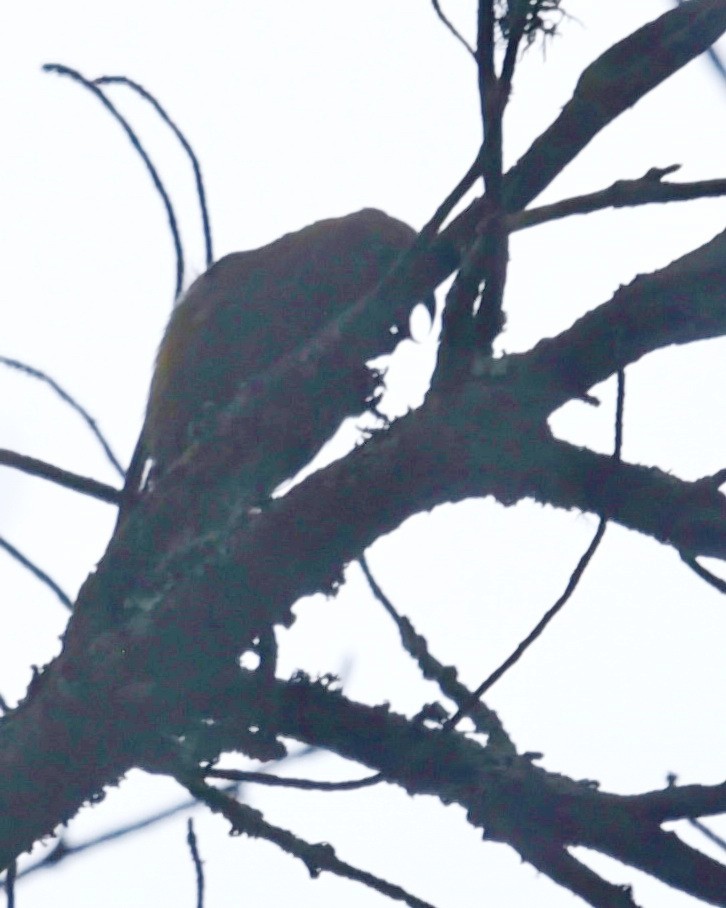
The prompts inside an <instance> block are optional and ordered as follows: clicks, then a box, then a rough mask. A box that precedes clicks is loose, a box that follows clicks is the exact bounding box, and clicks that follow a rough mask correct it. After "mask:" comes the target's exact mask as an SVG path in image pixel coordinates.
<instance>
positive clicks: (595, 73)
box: [504, 0, 726, 211]
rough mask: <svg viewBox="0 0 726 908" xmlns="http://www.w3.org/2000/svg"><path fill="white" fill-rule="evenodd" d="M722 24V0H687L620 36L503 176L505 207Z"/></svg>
mask: <svg viewBox="0 0 726 908" xmlns="http://www.w3.org/2000/svg"><path fill="white" fill-rule="evenodd" d="M725 29H726V5H725V4H724V3H723V0H692V2H690V3H687V4H684V5H683V6H679V7H676V8H675V9H672V10H669V11H668V12H666V13H664V14H663V15H662V16H660V17H659V18H658V19H655V20H654V21H653V22H649V23H648V24H647V25H644V26H643V27H642V28H639V29H638V30H637V31H636V32H634V33H633V34H632V35H629V36H628V37H627V38H624V39H623V40H622V41H620V42H618V44H615V45H614V46H613V47H611V48H610V49H609V50H607V51H605V53H604V54H602V55H601V56H600V57H598V59H597V60H595V61H594V62H593V63H591V64H590V66H588V67H587V69H586V70H585V71H584V72H583V74H582V75H581V76H580V79H579V80H578V83H577V85H576V86H575V92H574V94H573V96H572V98H571V99H570V100H569V101H568V102H567V104H565V106H564V107H563V109H562V112H561V113H560V115H559V116H558V117H557V119H556V120H555V122H554V123H553V124H552V125H551V126H550V127H549V129H547V130H546V131H545V132H544V133H542V135H541V136H540V137H539V138H538V139H536V140H535V141H534V142H533V144H532V145H531V147H530V148H529V150H528V151H527V152H525V154H524V155H523V157H522V158H520V160H519V161H518V162H517V163H516V164H515V166H514V167H513V168H512V169H511V170H510V171H509V172H508V173H507V175H506V176H505V178H504V187H505V191H504V199H505V207H506V208H507V210H508V211H518V210H520V209H522V208H524V207H525V206H526V205H528V204H529V203H530V202H531V201H532V199H534V198H535V197H536V196H538V195H539V194H540V192H542V190H543V189H544V188H545V187H546V186H548V185H549V184H550V183H551V182H552V181H553V180H554V178H555V177H556V176H557V175H558V174H559V173H560V172H561V171H562V170H564V168H565V167H566V166H567V164H569V163H570V161H572V160H573V159H574V158H575V157H576V156H577V155H578V154H579V152H580V151H582V149H583V148H584V147H585V146H586V145H587V144H588V142H590V140H591V139H593V138H594V137H595V136H596V135H597V133H598V132H600V130H602V129H603V128H604V127H605V126H607V125H608V123H610V122H612V121H613V120H614V119H615V118H616V117H618V116H619V115H620V114H621V113H622V112H623V111H625V110H627V109H628V108H629V107H632V105H633V104H635V103H636V102H637V101H639V100H640V98H642V97H643V96H644V95H646V94H647V93H648V92H649V91H651V89H653V88H655V87H656V86H657V85H660V83H661V82H663V81H665V80H666V79H667V78H668V77H669V76H671V75H672V74H673V73H674V72H677V70H679V69H680V68H681V67H682V66H685V64H686V63H688V62H689V61H690V60H693V59H694V58H695V57H697V56H699V54H702V53H703V52H704V51H705V50H707V49H708V48H709V47H710V46H711V45H712V44H713V43H714V42H715V41H717V40H718V38H719V37H720V36H721V34H722V33H723V32H724V30H725Z"/></svg>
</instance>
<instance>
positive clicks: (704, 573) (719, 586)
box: [681, 553, 726, 593]
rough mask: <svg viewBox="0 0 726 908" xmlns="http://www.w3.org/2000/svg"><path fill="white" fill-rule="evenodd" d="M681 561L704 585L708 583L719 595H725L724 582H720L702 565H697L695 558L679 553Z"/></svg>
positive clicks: (725, 581) (725, 584)
mask: <svg viewBox="0 0 726 908" xmlns="http://www.w3.org/2000/svg"><path fill="white" fill-rule="evenodd" d="M681 560H682V561H683V563H684V564H687V565H688V567H689V568H690V569H691V570H692V571H693V573H694V574H697V575H698V576H699V577H700V578H701V580H705V581H706V583H710V584H711V586H712V587H713V588H714V589H715V590H718V591H719V593H726V580H722V579H721V578H720V577H717V576H716V575H715V574H712V573H711V571H709V570H708V569H707V568H705V567H704V566H703V565H702V564H699V563H698V562H697V561H696V559H695V558H692V557H691V556H690V555H686V554H684V553H681Z"/></svg>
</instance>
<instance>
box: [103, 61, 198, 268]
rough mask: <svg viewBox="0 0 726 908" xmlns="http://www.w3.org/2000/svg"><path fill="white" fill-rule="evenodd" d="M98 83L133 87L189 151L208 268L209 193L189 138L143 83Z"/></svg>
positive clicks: (108, 79) (116, 79) (109, 79)
mask: <svg viewBox="0 0 726 908" xmlns="http://www.w3.org/2000/svg"><path fill="white" fill-rule="evenodd" d="M93 81H94V83H95V84H96V85H113V84H118V85H126V86H128V87H129V88H131V89H133V90H134V91H135V92H137V93H138V94H139V95H141V97H142V98H144V100H145V101H148V102H149V104H151V105H152V107H153V108H154V110H155V111H156V112H157V113H158V114H159V116H160V117H161V119H162V120H163V121H164V122H165V123H167V124H168V126H169V127H170V128H171V130H172V131H173V133H174V135H175V136H176V137H177V139H178V140H179V143H180V145H181V146H182V148H183V149H184V151H185V152H186V153H187V157H188V158H189V161H190V163H191V165H192V170H193V171H194V182H195V184H196V187H197V198H198V199H199V209H200V211H201V215H202V229H203V231H204V250H205V258H206V264H207V268H209V266H210V265H211V264H212V262H213V261H214V254H213V252H212V228H211V225H210V222H209V210H208V207H207V194H206V192H205V190H204V180H203V178H202V168H201V166H200V164H199V159H198V158H197V156H196V154H195V153H194V149H193V148H192V146H191V144H190V143H189V140H188V139H187V137H186V136H185V135H184V133H183V132H182V131H181V129H179V127H178V126H177V125H176V123H175V122H174V120H173V119H172V118H171V117H170V116H169V114H168V113H167V112H166V110H165V109H164V108H163V107H162V106H161V104H160V103H159V102H158V101H157V99H156V98H155V97H154V95H152V94H151V92H150V91H147V89H145V88H144V86H143V85H140V84H139V83H138V82H134V81H133V79H129V78H128V76H100V77H99V78H98V79H94V80H93Z"/></svg>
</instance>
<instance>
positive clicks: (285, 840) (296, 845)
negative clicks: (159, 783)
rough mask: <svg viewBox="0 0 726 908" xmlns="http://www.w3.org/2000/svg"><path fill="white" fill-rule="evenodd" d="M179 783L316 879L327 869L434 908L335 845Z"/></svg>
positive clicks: (192, 782) (236, 831) (192, 783)
mask: <svg viewBox="0 0 726 908" xmlns="http://www.w3.org/2000/svg"><path fill="white" fill-rule="evenodd" d="M177 781H179V782H180V784H182V785H184V787H185V788H186V789H187V790H188V791H189V793H190V794H192V795H194V796H195V797H196V798H198V799H199V800H200V801H202V802H203V803H204V804H206V805H207V806H208V807H209V808H210V810H213V811H214V812H215V813H221V814H222V816H224V817H225V818H226V819H227V820H228V821H229V822H230V823H231V825H232V834H233V835H248V836H250V837H251V838H256V839H265V840H266V841H268V842H272V843H273V844H274V845H277V846H278V848H281V849H282V850H283V851H285V852H286V853H287V854H290V855H292V856H293V857H296V858H298V859H299V860H301V861H302V862H303V864H305V866H306V867H307V870H308V872H309V874H310V876H311V877H312V878H313V879H316V878H317V877H318V876H320V873H321V872H322V871H323V870H327V871H328V872H329V873H334V874H335V875H336V876H340V877H344V878H346V879H349V880H355V881H356V882H359V883H362V884H363V885H364V886H367V887H368V888H369V889H373V890H374V891H375V892H380V893H381V895H385V896H388V898H390V899H393V900H394V901H398V902H404V903H405V904H406V905H409V906H411V908H433V906H432V905H431V904H430V903H429V902H424V901H423V900H422V899H419V898H416V897H415V896H413V895H410V894H409V893H408V892H406V890H405V889H402V888H401V887H400V886H396V885H394V884H393V883H389V882H388V881H387V880H384V879H382V878H381V877H377V876H374V875H373V874H372V873H367V872H366V871H364V870H359V869H358V868H357V867H354V866H353V865H352V864H348V863H347V862H345V861H341V860H340V858H338V856H337V855H336V853H335V850H334V849H333V847H332V846H331V845H328V844H320V845H315V844H312V843H310V842H306V841H304V840H303V839H301V838H299V837H298V836H296V835H294V834H293V833H292V832H289V831H288V830H287V829H282V828H281V827H279V826H273V825H272V824H271V823H268V822H267V821H266V820H265V818H264V816H263V815H262V813H261V812H260V811H259V810H254V809H253V808H252V807H249V806H248V805H247V804H241V803H240V802H239V801H236V800H234V799H232V798H230V797H229V796H228V795H225V794H223V793H222V792H220V791H218V790H217V789H216V788H212V787H211V786H210V785H207V784H205V783H204V782H201V781H200V780H199V779H194V778H192V777H183V776H177Z"/></svg>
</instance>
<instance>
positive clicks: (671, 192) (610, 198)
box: [504, 171, 726, 233]
mask: <svg viewBox="0 0 726 908" xmlns="http://www.w3.org/2000/svg"><path fill="white" fill-rule="evenodd" d="M649 172H650V171H649ZM723 195H726V180H723V179H721V180H699V181H696V182H693V183H663V182H660V181H659V180H654V179H649V178H648V175H647V174H646V175H645V176H643V177H641V178H640V179H638V180H618V181H617V182H615V183H613V184H612V186H609V187H608V188H607V189H600V190H598V191H597V192H591V193H588V194H587V195H581V196H577V197H576V198H571V199H563V200H562V201H560V202H553V203H552V204H551V205H540V206H538V207H537V208H530V209H528V210H527V211H521V212H517V213H515V214H510V215H507V216H506V217H505V219H504V225H505V227H506V228H507V230H508V231H509V232H510V233H513V232H515V231H517V230H526V229H527V228H529V227H535V226H537V225H538V224H545V223H547V222H548V221H554V220H559V219H561V218H565V217H570V216H571V215H574V214H589V213H590V212H592V211H602V210H603V209H605V208H626V207H630V206H632V207H635V206H636V205H652V204H659V203H665V202H682V201H690V200H692V199H704V198H716V197H718V196H723Z"/></svg>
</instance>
